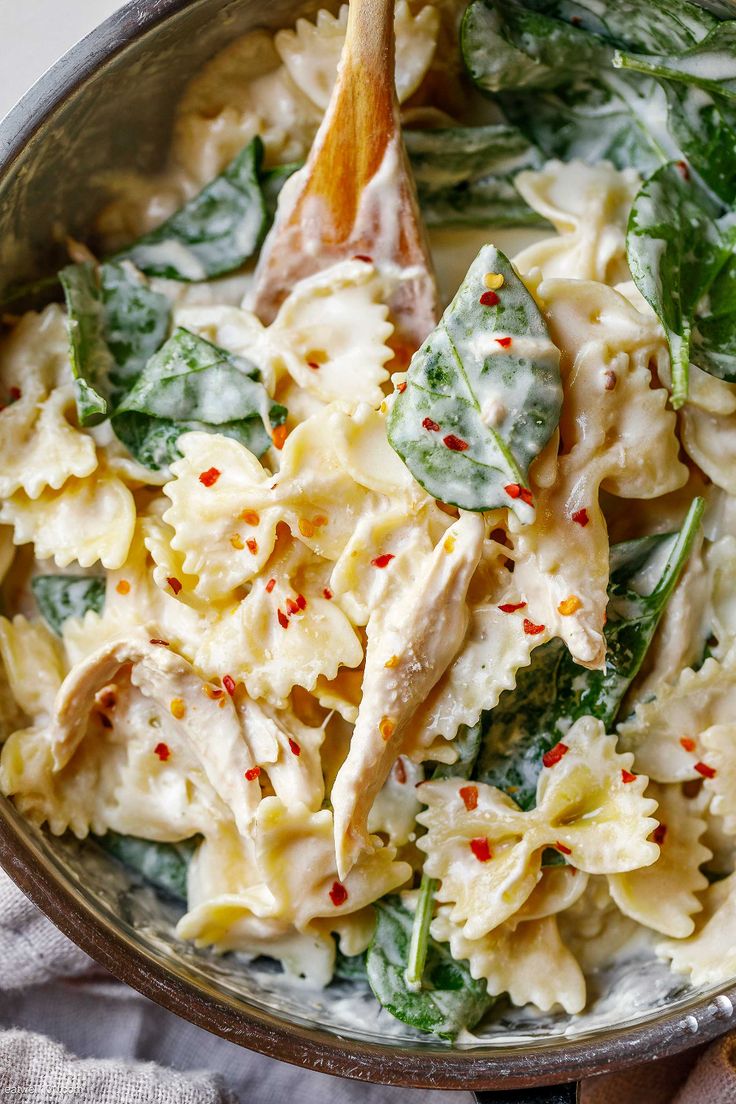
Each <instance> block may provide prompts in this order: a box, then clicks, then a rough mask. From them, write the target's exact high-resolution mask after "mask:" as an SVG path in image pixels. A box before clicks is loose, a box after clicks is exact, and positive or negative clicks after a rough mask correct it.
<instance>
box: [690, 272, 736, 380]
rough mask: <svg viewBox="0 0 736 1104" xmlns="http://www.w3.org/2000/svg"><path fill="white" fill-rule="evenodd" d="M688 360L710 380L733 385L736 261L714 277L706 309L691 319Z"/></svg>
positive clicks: (734, 375)
mask: <svg viewBox="0 0 736 1104" xmlns="http://www.w3.org/2000/svg"><path fill="white" fill-rule="evenodd" d="M691 359H692V362H693V364H697V366H698V368H702V369H703V371H705V372H708V373H710V375H711V376H717V377H718V379H722V380H727V381H728V382H729V383H736V257H733V256H732V257H731V258H729V260H728V261H727V262H726V264H725V265H724V266H723V268H722V269H721V271H720V272H719V273H718V275H717V276H716V278H715V280H714V281H713V283H712V284H711V286H710V289H709V291H708V296H707V308H706V309H703V310H701V312H700V313H699V314H697V315H696V316H695V320H694V325H693V333H692V343H691Z"/></svg>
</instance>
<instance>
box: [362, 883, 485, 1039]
mask: <svg viewBox="0 0 736 1104" xmlns="http://www.w3.org/2000/svg"><path fill="white" fill-rule="evenodd" d="M376 909H377V912H378V920H377V924H376V931H375V934H374V936H373V940H372V942H371V945H370V947H369V948H368V952H367V956H366V970H367V973H368V981H369V983H370V987H371V989H372V990H373V992H374V993H375V995H376V998H377V999H378V1001H379V1002H380V1003H381V1004H382V1005H383V1007H384V1008H385V1009H386V1010H387V1011H388V1012H390V1013H391V1015H392V1016H395V1017H396V1019H397V1020H401V1021H402V1023H406V1024H410V1025H411V1026H412V1027H417V1028H419V1030H420V1031H427V1032H431V1033H432V1034H434V1035H438V1036H439V1037H440V1038H441V1039H454V1038H455V1036H456V1035H457V1034H458V1033H459V1032H460V1031H462V1030H463V1028H472V1027H474V1026H475V1025H476V1024H477V1023H478V1021H479V1020H480V1019H481V1017H482V1016H483V1015H484V1014H485V1013H486V1012H487V1011H488V1009H489V1008H490V1007H491V1005H492V1004H493V1000H494V998H493V997H489V996H488V992H487V989H486V983H485V980H484V979H481V980H480V981H475V980H474V979H473V978H472V977H471V975H470V970H469V969H468V966H467V963H465V962H457V961H456V960H455V959H454V958H453V957H452V955H451V954H450V951H449V949H448V947H447V946H445V945H444V944H442V943H437V942H435V940H434V939H430V940H429V946H428V952H427V966H426V971H425V978H426V980H427V982H428V983H429V986H430V987H429V988H426V989H420V990H413V989H410V988H409V986H408V985H407V982H406V977H405V973H404V968H405V965H406V961H407V955H408V948H409V940H410V938H411V929H412V916H411V913H409V912H407V910H406V909H405V908H404V907H403V905H402V904H401V902H400V900H399V899H398V897H384V898H383V900H382V901H379V902H377V904H376Z"/></svg>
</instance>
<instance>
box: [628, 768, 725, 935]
mask: <svg viewBox="0 0 736 1104" xmlns="http://www.w3.org/2000/svg"><path fill="white" fill-rule="evenodd" d="M647 796H648V797H651V798H654V800H655V801H656V802H657V819H658V821H659V826H658V827H657V828H656V829H655V831H654V835H653V838H654V839H655V840H656V842H657V844H658V846H659V858H658V859H657V861H656V862H655V863H652V865H651V866H645V867H642V869H640V870H631V871H629V872H628V873H626V874H611V875H609V878H608V884H609V888H610V891H611V896H612V897H613V899H614V901H615V902H616V904H617V905H618V907H619V908H620V909H621V911H622V912H623V913H624V914H625V915H626V916H630V917H631V919H632V920H636V921H637V923H639V924H643V925H644V926H645V927H647V928H653V929H654V930H655V931H658V932H661V933H662V934H663V935H669V936H672V937H673V938H674V939H682V938H684V937H685V936H688V935H690V933H691V932H692V930H693V928H694V927H695V921H694V920H693V913H696V912H699V911H700V909H701V908H702V905H701V903H700V900H699V899H698V897H697V896H696V895H697V894H698V893H700V892H701V891H702V890H703V889H705V888H706V886H707V885H708V879H707V878H706V877H705V875H704V874H702V873H701V871H700V867H701V865H702V864H703V863H704V862H707V860H708V859H710V858H711V852H710V851H709V850H708V848H707V847H704V846H703V844H702V842H701V836H702V835H703V833H704V832H705V827H706V825H705V821H704V820H703V819H702V817H699V816H697V814H696V813H694V812H693V811H692V802H690V801H688V799H687V798H686V797H684V796H683V794H682V791H681V789H680V787H679V786H658V785H656V784H655V783H652V784H651V785H650V786H649V788H648V790H647Z"/></svg>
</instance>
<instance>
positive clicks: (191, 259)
mask: <svg viewBox="0 0 736 1104" xmlns="http://www.w3.org/2000/svg"><path fill="white" fill-rule="evenodd" d="M262 159H263V143H262V142H261V140H260V138H254V139H253V140H252V141H251V142H249V144H248V145H247V146H246V147H245V149H243V150H241V151H240V153H239V154H238V155H237V156H236V157H235V158H233V160H232V161H231V162H230V164H229V165H228V166H227V168H226V169H225V170H224V172H222V173H221V174H220V175H219V176H217V177H215V179H214V180H212V181H211V182H210V183H209V184H207V185H206V187H205V188H203V189H202V191H201V192H200V193H199V194H198V195H196V196H195V197H194V198H193V199H190V200H189V202H188V203H185V204H184V206H183V207H182V208H180V210H178V211H176V212H175V213H174V214H173V215H172V216H171V217H170V218H168V219H167V220H166V222H164V223H163V224H162V225H161V226H158V227H156V229H155V230H152V231H151V232H150V233H149V234H145V235H144V236H143V237H142V238H139V239H138V241H136V242H134V243H133V244H132V245H129V246H128V247H127V248H126V249H123V250H121V251H120V253H118V254H117V255H116V258H115V259H117V260H120V259H122V258H127V259H128V260H131V261H132V262H133V263H134V264H135V265H136V266H137V267H138V268H139V269H140V270H141V272H145V273H146V275H147V276H165V277H168V278H169V279H171V280H181V281H184V282H189V281H199V280H209V279H212V277H213V276H221V275H223V274H224V273H226V272H232V271H233V270H234V269H236V268H240V266H241V265H242V264H244V263H245V261H247V260H248V258H249V257H251V256H252V255H253V254H254V253H255V251H256V249H258V247H259V245H260V244H261V241H262V240H263V236H264V234H265V232H266V228H267V222H268V211H267V208H266V200H265V198H264V194H263V191H262V188H261V178H260V168H261V161H262ZM277 180H279V178H278V177H271V178H269V196H270V198H271V201H272V199H273V194H274V191H275V192H276V194H278V187H277V184H276V181H277ZM280 183H283V179H280Z"/></svg>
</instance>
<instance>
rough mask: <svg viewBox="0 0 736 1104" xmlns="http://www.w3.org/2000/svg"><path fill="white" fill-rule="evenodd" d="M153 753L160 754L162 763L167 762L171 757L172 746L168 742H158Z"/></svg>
mask: <svg viewBox="0 0 736 1104" xmlns="http://www.w3.org/2000/svg"><path fill="white" fill-rule="evenodd" d="M153 754H154V755H158V757H159V759H160V760H161V762H162V763H166V762H168V760H169V759H170V758H171V748H170V747H169V745H168V744H163V743H161V744H156V746H155V748H154V749H153Z"/></svg>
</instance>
